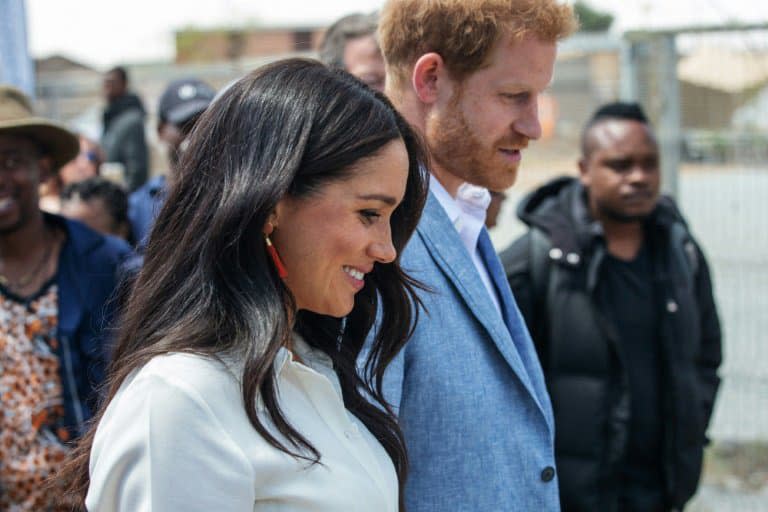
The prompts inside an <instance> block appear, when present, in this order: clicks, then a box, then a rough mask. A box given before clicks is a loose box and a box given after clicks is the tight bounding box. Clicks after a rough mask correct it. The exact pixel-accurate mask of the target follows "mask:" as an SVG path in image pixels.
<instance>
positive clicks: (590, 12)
mask: <svg viewBox="0 0 768 512" xmlns="http://www.w3.org/2000/svg"><path fill="white" fill-rule="evenodd" d="M573 9H574V10H575V11H576V15H577V16H578V17H579V22H580V24H581V30H582V31H583V32H605V31H607V30H608V29H609V28H611V25H612V24H613V14H611V13H609V12H605V11H598V10H597V9H594V8H592V7H590V6H589V5H588V4H587V3H586V2H582V1H581V0H577V1H576V3H575V4H573Z"/></svg>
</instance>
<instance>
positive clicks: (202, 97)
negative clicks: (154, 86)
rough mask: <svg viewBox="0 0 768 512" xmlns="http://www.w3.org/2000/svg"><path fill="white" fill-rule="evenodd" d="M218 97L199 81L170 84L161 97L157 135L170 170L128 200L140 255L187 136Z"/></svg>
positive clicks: (163, 199)
mask: <svg viewBox="0 0 768 512" xmlns="http://www.w3.org/2000/svg"><path fill="white" fill-rule="evenodd" d="M215 96H216V91H214V89H213V88H212V87H211V86H209V85H208V84H206V83H204V82H202V81H200V80H198V79H196V78H184V79H180V80H175V81H173V82H171V83H170V84H168V86H167V87H166V88H165V90H164V91H163V94H162V95H161V96H160V102H159V104H158V109H157V117H158V125H157V136H158V138H159V139H160V141H162V142H163V143H164V144H165V145H166V148H167V151H168V170H167V172H166V173H161V174H159V175H158V176H155V177H154V178H152V179H150V180H149V181H148V182H147V183H146V184H144V185H143V186H142V187H141V188H139V189H138V190H136V191H135V192H133V193H132V194H131V195H130V197H129V199H128V217H129V219H130V221H131V229H132V232H133V237H134V240H135V241H136V243H137V244H138V249H139V251H140V252H141V251H142V249H143V247H144V246H145V244H146V241H147V240H146V239H147V236H148V235H149V232H150V230H151V229H152V224H153V223H154V220H155V217H156V216H157V214H158V212H159V211H160V208H161V207H162V205H163V203H164V202H165V195H166V189H167V188H168V184H169V183H168V182H169V181H171V182H172V181H173V179H174V176H175V175H176V172H177V170H178V165H179V159H180V157H181V154H182V152H183V151H184V148H185V147H186V144H187V136H188V135H189V133H190V132H191V130H192V127H193V126H194V125H195V121H197V118H198V117H200V114H201V113H202V112H203V111H204V110H205V109H206V108H207V107H208V105H210V103H211V102H212V101H213V99H214V97H215Z"/></svg>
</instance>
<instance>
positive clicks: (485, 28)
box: [379, 0, 578, 87]
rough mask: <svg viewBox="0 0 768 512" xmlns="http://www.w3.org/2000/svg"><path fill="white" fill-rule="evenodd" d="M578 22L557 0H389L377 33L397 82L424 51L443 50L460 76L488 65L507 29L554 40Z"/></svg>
mask: <svg viewBox="0 0 768 512" xmlns="http://www.w3.org/2000/svg"><path fill="white" fill-rule="evenodd" d="M577 26H578V22H577V20H576V16H575V14H574V12H573V8H572V7H571V6H569V5H566V4H563V3H561V2H559V1H558V0H389V1H388V2H387V3H386V5H385V6H384V8H383V9H382V11H381V16H380V21H379V38H380V42H381V49H382V52H383V54H384V58H385V60H386V62H387V66H388V68H389V71H388V72H389V74H390V77H391V78H392V79H393V80H394V83H395V85H396V86H398V87H399V86H401V85H403V84H405V83H407V81H408V78H409V77H410V73H411V70H412V69H413V65H414V64H415V63H416V61H417V60H418V58H419V57H420V56H422V55H424V54H425V53H430V52H435V53H437V54H439V55H440V56H441V57H442V58H443V61H444V62H445V65H446V68H447V69H448V72H449V73H450V74H451V76H452V77H453V78H454V79H456V80H459V81H461V80H463V79H464V78H466V77H467V76H469V75H470V74H472V73H474V72H475V71H477V70H478V69H480V68H482V67H484V66H485V65H486V62H487V60H488V58H489V56H490V54H491V52H492V51H493V49H494V47H495V46H496V43H497V42H498V41H499V40H500V39H501V37H502V36H503V35H506V34H510V35H511V36H512V38H513V40H520V39H522V38H523V37H525V36H527V35H533V36H535V37H537V38H538V39H540V40H542V41H545V42H555V41H558V40H561V39H563V38H565V37H567V36H569V35H570V34H571V33H573V31H574V30H575V29H576V28H577Z"/></svg>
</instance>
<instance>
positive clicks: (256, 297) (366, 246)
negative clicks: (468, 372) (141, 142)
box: [60, 59, 427, 512]
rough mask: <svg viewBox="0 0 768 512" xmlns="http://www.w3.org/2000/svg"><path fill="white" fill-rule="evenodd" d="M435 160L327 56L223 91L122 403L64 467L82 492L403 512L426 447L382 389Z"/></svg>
mask: <svg viewBox="0 0 768 512" xmlns="http://www.w3.org/2000/svg"><path fill="white" fill-rule="evenodd" d="M423 169H424V167H423V153H422V150H421V147H420V145H419V143H418V141H417V139H416V137H415V136H414V134H413V132H412V131H411V129H410V128H409V127H408V125H407V123H406V122H405V121H404V120H403V119H402V118H401V117H400V116H399V115H398V114H397V112H396V111H395V110H394V108H393V107H392V106H391V105H390V104H389V102H388V101H387V100H386V99H385V98H384V97H383V96H382V95H380V94H378V93H375V92H374V91H372V90H371V89H369V88H367V87H366V86H365V85H363V84H362V82H359V81H357V80H356V79H354V78H352V77H351V76H349V75H347V74H345V73H343V72H338V71H331V70H329V69H327V68H326V67H324V66H323V65H321V64H319V63H317V62H314V61H309V60H301V59H292V60H285V61H280V62H277V63H274V64H271V65H268V66H265V67H263V68H260V69H258V70H256V71H254V72H253V73H251V74H250V75H248V76H246V77H244V78H243V79H241V80H239V81H238V82H237V83H235V84H234V85H233V86H231V87H230V88H229V89H228V90H227V91H226V92H225V93H224V94H223V95H222V96H221V97H220V98H219V99H217V100H216V101H215V102H214V103H213V104H212V105H211V106H210V107H209V109H208V110H207V111H206V112H205V113H204V114H203V115H202V117H201V118H200V120H199V121H198V123H197V125H196V127H195V129H194V131H193V133H192V134H191V136H190V144H189V147H188V149H187V150H186V151H185V153H184V155H183V157H182V161H181V165H180V169H179V176H178V179H176V180H175V182H174V184H173V186H172V188H171V190H170V191H169V195H168V199H167V201H166V203H165V206H164V207H163V209H162V211H161V212H160V214H159V217H158V218H157V221H156V224H155V228H154V230H153V232H152V234H151V236H150V240H149V243H148V247H147V252H146V259H145V264H144V268H143V269H142V271H141V273H140V274H139V276H138V279H137V282H136V283H135V285H134V288H133V291H132V294H131V297H130V299H129V301H128V304H127V306H126V310H125V312H124V314H123V318H122V323H121V326H120V328H119V331H118V341H117V344H116V348H115V351H114V360H113V362H112V365H111V369H110V380H109V386H108V389H107V391H106V400H105V402H104V405H103V406H102V409H101V411H100V413H99V415H98V416H97V421H95V422H94V424H93V427H92V429H91V431H90V432H89V433H88V434H87V435H86V436H84V438H83V440H82V442H81V443H80V444H79V446H78V449H77V451H76V457H75V458H74V459H73V460H72V461H71V463H70V464H69V465H68V466H67V467H66V468H64V470H63V471H62V472H61V473H60V476H61V483H62V484H63V485H66V486H67V488H68V490H69V491H68V494H67V495H68V497H69V500H68V501H70V502H71V500H72V499H74V501H75V502H76V503H80V504H83V503H84V504H85V506H86V507H87V508H88V510H89V511H91V512H97V511H110V512H120V511H123V512H133V511H136V510H142V511H150V510H151V511H175V510H178V511H182V510H183V511H185V512H189V511H206V512H209V511H212V510H216V511H240V510H242V511H251V510H292V511H299V510H308V511H309V510H311V511H315V512H317V511H324V510H327V511H341V510H344V511H351V510H365V511H379V510H380V511H394V510H398V509H402V487H403V484H404V480H405V474H406V470H407V457H406V453H405V447H404V444H403V438H402V435H401V433H400V430H399V428H398V426H397V423H396V421H395V418H394V416H393V414H392V411H391V409H390V407H389V406H388V405H387V404H386V402H385V401H384V398H383V397H382V392H381V385H382V382H381V381H382V376H383V373H384V369H385V367H386V365H387V364H388V363H389V362H390V361H391V360H392V358H393V357H394V356H395V354H396V353H397V352H398V350H399V349H400V348H401V347H402V346H403V344H404V343H405V342H406V340H407V338H408V336H409V335H410V332H411V329H412V326H413V323H414V322H415V320H416V318H415V316H416V312H417V311H418V307H417V302H418V300H417V298H416V295H415V287H416V286H417V283H416V282H415V281H413V280H411V279H410V278H409V277H408V276H407V275H406V274H405V273H404V272H403V271H402V270H401V268H400V266H399V265H398V256H397V255H398V253H399V251H400V250H401V249H402V248H403V246H404V245H405V243H406V241H407V240H408V238H409V237H410V235H411V234H412V233H413V230H414V229H415V227H416V223H417V221H418V218H419V216H420V214H421V209H422V207H423V204H424V201H425V198H426V190H427V188H426V186H427V176H426V174H425V171H424V170H423ZM377 310H380V311H381V314H382V316H381V325H380V326H379V328H377V329H376V335H375V338H374V341H373V344H372V348H371V350H370V355H369V356H368V359H367V363H366V365H365V368H366V371H365V372H364V374H365V375H366V377H365V378H363V377H361V376H360V373H359V372H358V371H357V367H356V359H357V357H358V355H359V353H360V351H361V348H362V346H363V342H364V340H365V338H366V336H367V335H368V333H369V331H370V330H371V328H372V325H373V323H374V318H375V317H376V313H377Z"/></svg>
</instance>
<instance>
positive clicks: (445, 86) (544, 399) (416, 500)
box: [379, 0, 576, 512]
mask: <svg viewBox="0 0 768 512" xmlns="http://www.w3.org/2000/svg"><path fill="white" fill-rule="evenodd" d="M575 24H576V23H575V20H574V15H573V12H572V9H571V8H570V7H569V6H567V5H564V4H562V3H559V2H557V1H556V0H442V1H439V2H438V1H428V2H425V1H424V0H390V1H389V2H388V3H387V4H386V5H385V6H384V8H383V10H382V12H381V17H380V28H379V31H380V34H379V35H380V42H381V47H382V51H383V53H384V58H385V61H386V69H387V80H386V84H387V85H386V90H385V92H386V94H387V96H389V98H390V99H391V100H392V102H393V103H394V104H395V106H396V107H397V108H398V110H400V112H401V113H402V114H403V115H404V116H405V118H406V119H407V120H408V121H409V122H410V123H411V124H412V125H413V126H415V127H416V128H417V129H418V130H419V131H420V132H421V133H422V135H423V136H424V139H425V141H426V143H427V146H428V149H429V153H430V155H429V156H430V162H429V166H430V171H431V174H432V178H433V179H432V180H431V184H430V195H429V198H428V200H427V205H426V207H425V210H424V214H423V216H422V219H421V221H420V224H419V227H418V230H417V234H416V235H414V237H413V239H412V240H411V241H410V242H409V244H408V246H407V247H406V249H405V251H404V253H403V254H402V264H403V267H404V268H406V269H407V270H408V271H409V274H410V275H411V276H413V277H414V278H415V279H417V280H418V281H420V282H421V283H423V284H424V285H426V287H427V288H428V291H425V292H423V293H421V295H420V297H421V300H422V302H423V305H424V310H422V311H421V315H420V316H419V319H418V321H417V322H416V325H415V330H414V333H413V337H412V338H411V341H410V342H409V344H408V345H407V346H406V347H405V349H403V351H402V352H401V353H400V354H399V355H398V357H397V358H396V359H395V361H394V362H393V364H392V365H391V367H390V370H389V371H388V373H387V374H386V375H385V381H384V385H385V393H386V395H387V398H388V400H389V401H390V403H391V404H392V405H393V407H394V409H395V411H396V412H397V413H398V415H399V418H400V421H401V426H402V429H403V432H404V435H405V442H406V446H407V448H408V452H409V457H410V476H409V477H408V481H407V484H406V505H407V509H408V510H410V511H415V512H421V511H444V510H473V511H475V510H489V511H490V510H505V511H510V510H520V511H532V510H536V511H553V510H558V509H559V503H558V488H557V477H556V471H555V468H554V465H555V460H554V448H553V444H554V424H553V418H552V410H551V406H550V402H549V397H548V396H547V391H546V389H545V385H544V378H543V375H542V372H541V368H540V366H539V363H538V360H537V359H536V352H535V349H534V347H533V344H532V342H531V339H530V336H529V335H528V331H527V329H526V327H525V323H524V322H523V319H522V317H521V316H520V313H519V311H518V309H517V306H516V305H515V301H514V298H513V297H512V294H511V293H510V289H509V286H508V284H507V281H506V279H505V276H504V273H503V269H502V267H501V264H500V262H499V260H498V258H497V256H496V254H495V252H494V250H493V247H492V245H491V242H490V238H489V236H488V232H487V230H486V228H485V227H484V225H483V224H484V221H485V214H486V208H487V207H488V203H489V202H490V195H489V193H488V189H491V190H504V189H506V188H508V187H510V186H511V185H512V184H513V183H514V181H515V177H516V174H517V169H518V166H519V164H520V159H521V151H522V150H523V149H524V148H525V147H526V146H527V145H528V141H530V140H532V139H537V138H539V136H540V135H541V126H540V124H539V119H538V112H537V100H538V97H539V95H540V94H541V93H542V92H543V91H544V89H545V88H546V87H547V86H548V85H549V83H550V81H551V80H552V71H553V65H554V61H555V54H556V44H557V41H558V40H560V39H561V38H563V37H565V36H567V35H568V34H570V33H571V31H572V30H573V29H574V27H575ZM382 327H386V326H382Z"/></svg>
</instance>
